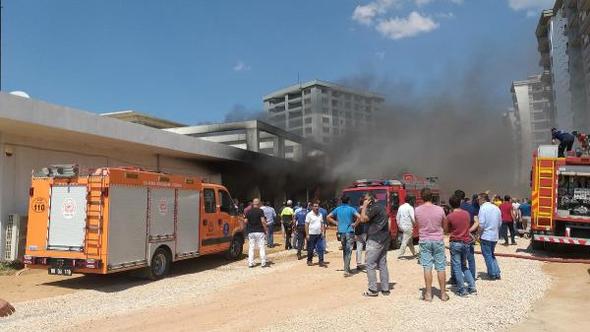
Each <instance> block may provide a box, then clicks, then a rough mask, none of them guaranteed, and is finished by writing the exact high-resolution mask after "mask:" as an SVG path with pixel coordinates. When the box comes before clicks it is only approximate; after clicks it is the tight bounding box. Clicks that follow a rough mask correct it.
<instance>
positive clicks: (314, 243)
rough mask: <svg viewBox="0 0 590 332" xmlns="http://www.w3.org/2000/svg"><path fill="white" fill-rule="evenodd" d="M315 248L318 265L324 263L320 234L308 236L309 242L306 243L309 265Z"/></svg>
mask: <svg viewBox="0 0 590 332" xmlns="http://www.w3.org/2000/svg"><path fill="white" fill-rule="evenodd" d="M316 247H317V252H318V258H319V259H320V263H323V262H324V250H323V246H322V234H310V235H309V241H307V262H308V263H311V261H312V260H313V250H314V249H315V248H316Z"/></svg>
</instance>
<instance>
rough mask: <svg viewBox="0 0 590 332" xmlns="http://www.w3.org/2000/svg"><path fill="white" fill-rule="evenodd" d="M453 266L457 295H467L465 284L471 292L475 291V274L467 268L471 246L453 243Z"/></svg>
mask: <svg viewBox="0 0 590 332" xmlns="http://www.w3.org/2000/svg"><path fill="white" fill-rule="evenodd" d="M450 244H451V246H450V247H451V266H452V267H453V270H454V273H455V274H454V277H455V281H456V286H457V293H458V294H464V293H465V282H467V287H468V289H469V290H470V291H472V290H475V280H474V278H473V273H471V271H470V270H469V268H467V264H466V263H467V256H468V255H469V251H470V248H469V247H470V244H465V243H463V242H456V241H451V243H450Z"/></svg>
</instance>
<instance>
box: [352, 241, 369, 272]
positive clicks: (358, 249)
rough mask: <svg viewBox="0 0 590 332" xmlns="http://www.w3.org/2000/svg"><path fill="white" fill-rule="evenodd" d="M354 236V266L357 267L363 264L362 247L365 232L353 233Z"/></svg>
mask: <svg viewBox="0 0 590 332" xmlns="http://www.w3.org/2000/svg"><path fill="white" fill-rule="evenodd" d="M354 237H355V240H356V266H357V267H359V266H361V265H363V247H365V246H366V244H367V234H366V233H365V234H361V235H355V236H354ZM365 258H366V257H365Z"/></svg>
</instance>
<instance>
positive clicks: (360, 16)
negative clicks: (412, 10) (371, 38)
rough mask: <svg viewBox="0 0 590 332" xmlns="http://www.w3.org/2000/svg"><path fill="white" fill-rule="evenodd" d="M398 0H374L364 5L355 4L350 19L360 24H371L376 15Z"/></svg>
mask: <svg viewBox="0 0 590 332" xmlns="http://www.w3.org/2000/svg"><path fill="white" fill-rule="evenodd" d="M398 2H399V0H375V1H373V2H370V3H368V4H366V5H364V6H360V5H359V6H356V8H355V9H354V12H353V13H352V19H353V20H354V21H356V22H358V23H360V24H364V25H371V24H373V20H374V19H375V17H376V16H377V15H382V14H385V13H386V12H387V10H388V9H389V8H391V7H392V6H393V5H395V4H397V3H398Z"/></svg>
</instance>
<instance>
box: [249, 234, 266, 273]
mask: <svg viewBox="0 0 590 332" xmlns="http://www.w3.org/2000/svg"><path fill="white" fill-rule="evenodd" d="M265 246H266V234H264V233H263V232H255V233H249V234H248V266H254V247H258V251H259V254H260V263H261V264H262V265H265V264H266V248H265Z"/></svg>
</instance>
